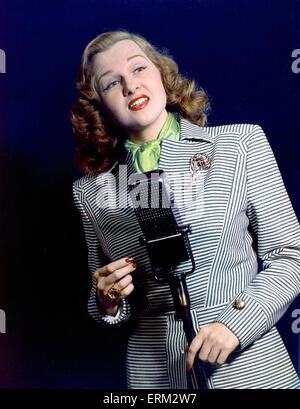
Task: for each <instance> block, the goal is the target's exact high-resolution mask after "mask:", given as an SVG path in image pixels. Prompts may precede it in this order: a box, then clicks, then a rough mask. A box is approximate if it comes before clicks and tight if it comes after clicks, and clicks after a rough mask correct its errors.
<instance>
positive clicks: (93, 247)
mask: <svg viewBox="0 0 300 409" xmlns="http://www.w3.org/2000/svg"><path fill="white" fill-rule="evenodd" d="M81 195H82V193H81V190H80V189H79V188H78V187H77V182H74V184H73V197H74V202H75V205H76V207H77V209H78V211H79V212H80V215H81V218H82V223H83V230H84V235H85V240H86V244H87V249H88V267H89V270H90V272H91V274H92V288H91V291H90V296H89V300H88V306H87V307H88V312H89V314H90V316H91V317H92V318H93V319H95V320H96V321H97V322H98V323H99V324H102V325H105V326H120V325H122V324H123V323H125V322H126V321H127V320H128V319H129V317H130V313H131V308H130V304H129V302H128V301H127V300H125V299H122V301H121V306H120V308H119V310H118V312H117V314H116V315H115V316H111V315H106V314H105V313H102V311H101V307H100V304H99V302H98V296H97V286H96V279H95V278H94V275H93V274H94V272H95V271H96V270H97V269H98V268H100V267H101V266H103V265H105V264H107V263H109V260H108V259H107V257H106V256H105V255H104V254H103V252H102V250H101V247H100V243H99V239H98V237H97V235H96V233H95V229H94V226H93V223H92V221H91V220H90V218H89V217H88V214H87V212H86V210H85V209H84V205H83V200H81Z"/></svg>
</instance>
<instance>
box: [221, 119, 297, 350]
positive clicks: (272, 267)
mask: <svg viewBox="0 0 300 409" xmlns="http://www.w3.org/2000/svg"><path fill="white" fill-rule="evenodd" d="M247 196H248V210H247V213H248V218H249V221H250V224H251V226H252V229H253V231H254V232H255V235H256V239H257V252H258V257H259V258H260V259H261V260H262V271H260V272H258V274H257V275H256V276H255V277H254V279H253V280H252V281H251V282H250V284H249V285H248V286H247V287H246V288H245V289H244V290H243V291H242V292H241V293H240V294H237V296H236V297H235V298H234V299H233V300H231V302H230V303H229V304H228V305H227V306H226V307H225V309H224V310H223V311H222V313H221V314H220V315H219V316H218V317H217V319H216V321H217V322H221V323H223V324H225V325H226V326H227V327H228V328H229V329H231V331H232V332H233V333H234V334H235V335H236V336H237V337H238V339H239V341H240V346H239V348H240V349H243V348H245V347H246V346H248V345H249V344H251V343H252V342H254V341H255V340H256V339H258V338H260V337H261V336H262V335H263V334H264V333H266V332H267V331H268V330H269V329H271V328H272V327H273V326H274V325H275V324H276V322H277V321H278V320H279V319H280V318H281V317H282V315H283V314H284V313H285V312H286V310H287V309H288V307H289V305H290V304H291V303H292V301H293V300H294V299H295V298H296V297H297V295H298V294H299V292H300V229H299V223H298V221H297V218H296V215H295V213H294V210H293V207H292V205H291V202H290V199H289V197H288V194H287V192H286V189H285V187H284V184H283V181H282V178H281V175H280V172H279V169H278V166H277V163H276V160H275V157H274V155H273V152H272V150H271V148H270V145H269V143H268V141H267V139H266V136H265V134H264V132H263V130H262V128H261V127H260V126H258V125H255V126H253V130H252V132H251V133H250V135H249V139H248V152H247ZM236 300H241V301H242V302H243V303H242V304H243V305H244V307H243V308H241V309H237V308H235V307H236V304H237V303H236Z"/></svg>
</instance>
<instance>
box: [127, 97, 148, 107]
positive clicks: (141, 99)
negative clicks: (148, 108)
mask: <svg viewBox="0 0 300 409" xmlns="http://www.w3.org/2000/svg"><path fill="white" fill-rule="evenodd" d="M148 99H149V98H140V99H138V100H137V101H135V102H134V103H133V104H131V105H130V108H133V107H135V106H137V105H140V104H143V103H144V102H146V101H148Z"/></svg>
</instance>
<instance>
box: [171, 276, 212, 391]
mask: <svg viewBox="0 0 300 409" xmlns="http://www.w3.org/2000/svg"><path fill="white" fill-rule="evenodd" d="M185 278H186V275H185V274H178V275H170V276H169V277H168V282H169V285H170V289H171V293H172V297H173V301H174V307H175V311H176V316H177V317H178V318H179V319H180V320H182V323H183V330H184V332H185V336H186V339H187V342H188V345H190V344H191V342H192V341H193V339H194V338H195V336H196V333H195V330H194V326H193V321H192V316H191V312H190V299H189V294H188V290H187V287H186V280H185ZM193 370H194V373H195V377H196V380H197V383H198V387H199V389H208V384H207V378H206V374H205V371H204V368H203V364H201V362H200V360H199V358H198V355H197V354H196V356H195V360H194V365H193ZM191 371H192V370H191ZM191 371H190V372H189V374H188V375H189V376H191ZM189 381H190V385H191V384H192V383H191V379H189Z"/></svg>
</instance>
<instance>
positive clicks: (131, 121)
mask: <svg viewBox="0 0 300 409" xmlns="http://www.w3.org/2000/svg"><path fill="white" fill-rule="evenodd" d="M77 87H78V90H79V94H80V96H79V99H78V101H77V103H76V104H75V106H74V107H73V108H72V110H71V119H72V123H73V131H74V133H75V135H76V137H77V140H78V146H79V148H78V150H77V153H76V158H77V163H78V164H79V166H80V167H81V169H82V170H83V171H84V172H85V173H86V176H84V177H82V178H81V179H79V180H77V181H76V182H75V183H74V189H73V191H74V198H75V203H76V205H77V207H78V209H79V211H80V213H81V216H82V219H83V226H84V230H85V236H86V241H87V246H88V254H89V268H90V270H91V273H92V275H93V286H92V290H91V295H90V299H89V305H88V309H89V313H90V314H91V316H92V317H93V318H95V319H96V320H97V321H98V322H99V323H102V324H105V325H109V326H111V325H121V324H122V323H124V322H126V321H128V320H131V321H132V325H131V333H130V336H129V341H128V352H127V375H128V387H129V388H143V387H144V388H172V389H173V388H175V389H176V388H186V387H187V377H186V370H187V371H190V370H191V368H192V367H193V363H194V359H195V356H196V355H198V356H199V358H200V360H202V361H204V362H206V376H207V379H208V384H209V387H210V388H297V386H298V378H297V374H296V372H295V370H294V368H293V365H292V363H291V360H290V358H289V356H288V353H287V351H286V349H285V347H284V345H283V342H282V340H281V337H280V335H279V334H278V331H277V329H276V327H275V324H276V322H277V321H278V320H279V319H280V317H281V316H282V315H283V314H284V312H285V311H286V310H287V308H288V306H289V305H290V303H291V302H292V301H293V300H294V299H295V297H296V296H297V295H298V294H299V262H300V254H299V248H300V232H299V224H298V222H297V220H296V217H295V214H294V212H293V209H292V206H291V203H290V201H289V198H288V196H287V193H286V191H285V188H284V185H283V183H282V180H281V176H280V173H279V170H278V167H277V165H276V162H275V159H274V156H273V154H272V151H271V149H270V146H269V144H268V142H267V140H266V137H265V135H264V133H263V131H262V129H261V128H260V127H259V126H257V125H250V124H237V125H226V126H218V127H207V126H206V115H205V112H206V109H207V107H208V104H207V97H206V95H205V93H204V91H203V90H201V89H197V88H196V86H195V84H194V82H193V81H190V80H188V79H187V78H184V77H182V76H181V75H180V74H178V69H177V65H176V64H175V62H174V61H173V60H172V59H171V58H170V57H167V56H166V55H163V54H162V53H159V52H158V51H156V50H155V49H154V48H153V47H152V46H151V45H150V44H149V43H148V42H147V41H146V40H144V39H143V38H142V37H140V36H136V35H132V34H129V33H127V32H123V31H121V32H120V31H116V32H109V33H104V34H101V35H100V36H98V37H97V38H95V39H94V40H93V41H91V42H90V43H89V44H88V46H87V47H86V49H85V51H84V53H83V57H82V60H81V65H80V70H79V77H78V82H77ZM195 154H199V155H200V156H201V157H202V158H204V159H205V161H206V166H202V167H201V166H200V167H198V168H197V169H192V167H191V158H192V157H193V156H194V155H195ZM157 168H160V169H163V170H164V171H165V172H166V174H167V175H168V176H170V177H171V179H172V177H173V179H172V187H173V190H174V192H176V191H177V192H178V191H180V189H181V188H182V186H186V184H185V185H182V177H181V176H182V175H184V177H185V176H187V175H188V178H189V180H190V181H191V185H192V186H193V187H194V188H195V189H196V190H197V189H198V193H199V192H200V193H201V194H200V195H199V194H198V196H197V197H196V199H197V200H196V201H195V200H194V201H193V200H192V199H191V196H188V199H187V201H183V203H182V206H179V208H178V211H179V214H180V217H181V218H182V221H183V222H184V223H188V224H190V225H191V226H192V234H191V235H190V242H191V246H192V250H193V254H194V257H195V261H196V270H195V272H194V273H193V274H190V275H188V276H187V286H188V290H189V295H190V299H191V314H192V319H193V322H194V326H195V329H196V330H197V331H198V332H197V335H196V337H195V338H194V340H193V342H192V343H191V345H190V346H189V347H188V348H186V341H185V336H184V332H183V328H182V322H181V321H180V320H177V319H176V316H175V314H174V305H173V302H172V296H171V293H170V289H169V286H168V284H166V283H159V282H157V281H156V280H155V278H154V275H153V272H152V270H151V264H150V261H149V257H148V254H147V252H146V249H145V247H144V246H142V245H141V244H140V242H139V237H140V229H139V226H138V222H137V219H136V217H135V214H134V209H133V208H132V206H130V205H129V204H128V203H129V202H128V201H127V188H125V189H124V183H125V185H126V184H127V181H128V178H129V177H130V175H132V174H134V173H136V172H137V173H141V172H146V171H150V170H153V169H157ZM191 169H192V173H191ZM176 175H180V177H179V178H178V177H177V178H176ZM188 184H189V183H188ZM200 204H201V206H200ZM200 208H201V211H199V209H200ZM257 254H258V256H259V257H260V258H261V259H262V261H263V270H262V271H260V272H259V273H258V263H257ZM194 386H195V387H197V385H196V384H195V383H194Z"/></svg>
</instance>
